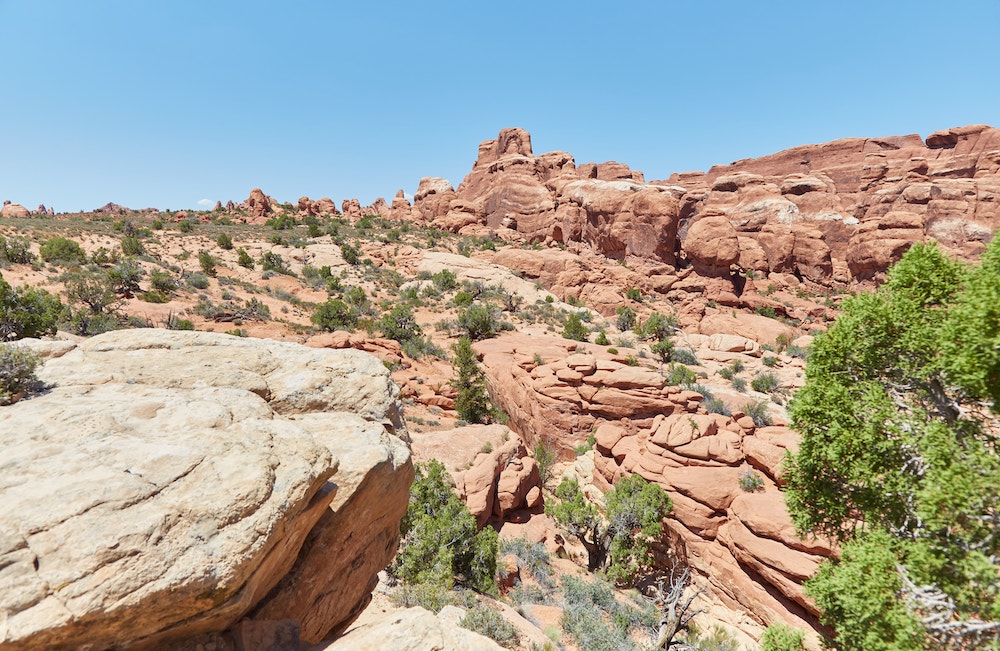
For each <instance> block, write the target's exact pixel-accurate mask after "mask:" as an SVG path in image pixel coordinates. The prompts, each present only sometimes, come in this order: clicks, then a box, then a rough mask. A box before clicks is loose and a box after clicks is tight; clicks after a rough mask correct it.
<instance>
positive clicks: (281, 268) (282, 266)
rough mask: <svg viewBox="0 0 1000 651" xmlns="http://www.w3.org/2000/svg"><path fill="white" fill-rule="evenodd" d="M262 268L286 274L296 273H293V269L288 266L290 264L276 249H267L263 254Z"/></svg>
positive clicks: (261, 259)
mask: <svg viewBox="0 0 1000 651" xmlns="http://www.w3.org/2000/svg"><path fill="white" fill-rule="evenodd" d="M260 268H261V269H262V270H264V271H273V272H275V273H279V274H284V275H286V276H293V275H295V274H293V273H292V270H291V269H289V268H288V265H287V264H286V263H285V259H284V258H283V257H281V255H280V254H278V253H275V252H274V251H267V252H265V253H264V255H262V256H261V258H260Z"/></svg>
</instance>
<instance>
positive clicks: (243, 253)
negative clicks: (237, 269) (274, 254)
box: [236, 247, 254, 269]
mask: <svg viewBox="0 0 1000 651" xmlns="http://www.w3.org/2000/svg"><path fill="white" fill-rule="evenodd" d="M236 255H237V260H236V263H237V264H238V265H240V266H241V267H246V268H247V269H253V268H254V262H253V258H251V257H250V254H249V253H247V250H246V249H244V248H242V247H241V248H239V249H237V250H236Z"/></svg>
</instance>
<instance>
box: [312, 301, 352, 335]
mask: <svg viewBox="0 0 1000 651" xmlns="http://www.w3.org/2000/svg"><path fill="white" fill-rule="evenodd" d="M311 320H312V322H313V323H315V324H316V325H317V326H319V327H320V328H322V329H323V330H329V331H333V330H347V331H350V330H353V329H354V326H355V325H357V323H358V314H357V312H356V311H355V310H354V309H353V308H352V307H351V306H350V305H348V304H347V303H345V302H344V301H342V300H340V299H339V298H330V299H328V300H327V301H326V302H325V303H321V304H320V305H318V306H316V311H315V312H313V315H312V317H311Z"/></svg>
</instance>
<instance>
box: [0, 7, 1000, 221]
mask: <svg viewBox="0 0 1000 651" xmlns="http://www.w3.org/2000/svg"><path fill="white" fill-rule="evenodd" d="M0 26H2V32H0V48H2V49H0V199H10V200H13V201H16V202H18V203H22V204H24V205H26V206H29V207H31V208H34V207H35V206H37V205H38V204H39V203H45V204H46V205H49V206H53V207H54V208H55V209H56V210H58V211H75V210H81V209H87V210H90V209H93V208H96V207H98V206H100V205H102V204H104V203H106V202H108V201H115V202H117V203H120V204H123V205H127V206H129V207H133V208H140V207H146V206H155V207H158V208H160V209H167V208H170V209H179V208H196V207H197V206H198V201H199V200H203V199H208V200H211V201H214V200H216V199H221V200H223V201H225V200H227V199H233V200H236V201H240V200H242V199H244V198H246V197H247V195H248V194H249V191H250V189H251V188H253V187H256V186H259V187H261V188H263V189H264V191H265V192H267V193H268V194H270V195H271V196H273V197H275V198H277V199H279V200H282V201H288V200H290V201H294V200H296V199H297V198H298V197H299V196H302V195H307V196H310V197H312V198H318V197H320V196H329V197H332V198H333V199H334V200H335V201H337V203H338V204H339V203H340V201H341V200H342V199H344V198H345V197H358V198H359V199H360V200H361V201H362V203H369V202H371V201H373V200H374V199H375V198H376V197H377V196H385V197H386V198H387V199H389V198H391V197H392V195H393V194H394V193H395V192H396V190H397V189H400V188H402V189H403V190H405V191H406V192H407V193H408V194H412V193H413V191H414V190H415V189H416V187H417V184H418V182H419V180H420V178H421V177H422V176H442V177H445V178H447V179H448V180H450V181H451V182H452V183H453V184H455V185H457V184H458V183H459V182H460V181H461V180H462V177H463V176H464V175H465V174H466V173H467V172H468V171H469V169H470V168H471V166H472V163H473V162H474V160H475V157H476V152H477V146H478V143H479V142H480V141H482V140H486V139H489V138H493V137H495V136H496V134H497V132H498V131H499V130H500V129H501V128H503V127H507V126H520V127H524V128H525V129H527V130H528V131H530V132H531V134H532V142H533V146H534V150H535V152H536V153H541V152H544V151H551V150H564V151H568V152H570V153H571V154H573V155H574V157H575V158H576V161H577V162H578V163H583V162H588V161H595V162H601V161H606V160H617V161H620V162H625V163H628V164H629V165H630V166H631V167H633V168H635V169H640V170H642V171H643V172H645V174H646V178H647V179H659V178H666V177H667V176H668V175H669V174H670V173H671V172H675V171H686V170H695V169H707V168H708V167H709V166H711V165H713V164H717V163H728V162H731V161H733V160H736V159H740V158H746V157H753V156H761V155H764V154H768V153H772V152H775V151H779V150H781V149H785V148H787V147H791V146H795V145H800V144H806V143H814V142H825V141H828V140H833V139H836V138H842V137H849V136H885V135H898V134H906V133H920V134H921V135H924V136H926V135H927V134H928V133H930V132H932V131H935V130H938V129H943V128H947V127H952V126H958V125H964V124H972V123H987V124H993V125H994V126H1000V119H998V114H1000V67H998V64H997V60H998V59H997V56H998V55H997V52H996V43H997V34H998V33H1000V2H996V0H984V1H981V2H972V1H968V2H967V1H962V0H956V1H952V2H948V3H940V2H924V1H921V0H912V1H909V2H880V1H878V0H868V1H867V2H854V1H849V0H842V1H839V2H802V1H801V0H799V1H797V2H767V1H766V0H760V1H758V2H714V3H713V2H669V1H668V0H660V1H658V2H653V1H650V2H646V1H641V0H637V1H633V2H630V3H627V4H626V3H598V2H586V1H582V0H581V1H577V2H554V1H546V0H534V1H533V2H520V1H504V2H481V1H472V0H470V1H467V2H433V1H427V2H358V1H356V0H355V1H353V2H338V1H333V0H330V1H325V2H324V1H319V0H317V1H296V0H285V1H282V2H278V1H273V2H257V1H246V0H244V1H240V2H236V1H225V0H196V1H188V0H172V1H166V0H163V1H160V2H154V1H152V0H150V1H145V0H88V1H87V2H81V1H78V0H64V1H56V0H0Z"/></svg>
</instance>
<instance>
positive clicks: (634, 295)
mask: <svg viewBox="0 0 1000 651" xmlns="http://www.w3.org/2000/svg"><path fill="white" fill-rule="evenodd" d="M625 298H627V299H628V300H630V301H635V302H636V303H642V292H641V291H639V288H638V287H629V288H628V289H627V290H625Z"/></svg>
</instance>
